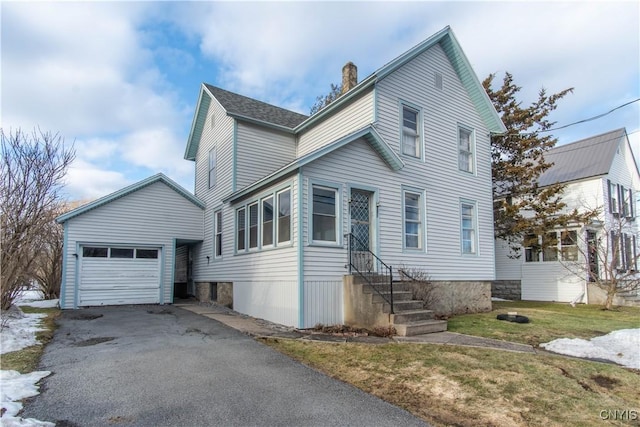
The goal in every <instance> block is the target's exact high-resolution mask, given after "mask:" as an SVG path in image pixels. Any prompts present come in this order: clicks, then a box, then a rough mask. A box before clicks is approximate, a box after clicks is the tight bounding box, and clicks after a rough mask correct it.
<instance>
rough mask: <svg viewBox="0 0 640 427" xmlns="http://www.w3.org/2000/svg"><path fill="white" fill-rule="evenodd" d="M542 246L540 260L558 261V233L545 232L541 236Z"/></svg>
mask: <svg viewBox="0 0 640 427" xmlns="http://www.w3.org/2000/svg"><path fill="white" fill-rule="evenodd" d="M542 247H543V249H542V261H558V233H556V232H555V231H550V232H548V233H545V234H544V235H543V236H542Z"/></svg>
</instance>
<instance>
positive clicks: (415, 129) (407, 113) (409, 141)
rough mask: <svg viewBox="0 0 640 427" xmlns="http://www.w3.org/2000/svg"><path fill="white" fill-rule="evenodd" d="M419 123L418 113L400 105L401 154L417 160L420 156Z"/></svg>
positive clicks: (413, 109)
mask: <svg viewBox="0 0 640 427" xmlns="http://www.w3.org/2000/svg"><path fill="white" fill-rule="evenodd" d="M419 123H420V111H419V110H417V109H415V108H412V107H409V106H406V105H402V143H401V145H402V154H406V155H407V156H412V157H418V158H419V157H421V156H422V147H421V145H422V144H421V137H420V127H419Z"/></svg>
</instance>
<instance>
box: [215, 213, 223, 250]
mask: <svg viewBox="0 0 640 427" xmlns="http://www.w3.org/2000/svg"><path fill="white" fill-rule="evenodd" d="M213 233H214V236H213V256H214V257H216V258H220V257H221V256H222V210H217V211H215V212H214V213H213Z"/></svg>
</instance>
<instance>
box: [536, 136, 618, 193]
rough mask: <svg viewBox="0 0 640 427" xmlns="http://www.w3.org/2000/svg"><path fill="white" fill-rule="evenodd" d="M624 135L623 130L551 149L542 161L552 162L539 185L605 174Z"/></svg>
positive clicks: (539, 180)
mask: <svg viewBox="0 0 640 427" xmlns="http://www.w3.org/2000/svg"><path fill="white" fill-rule="evenodd" d="M626 137H627V132H626V131H625V129H624V128H622V129H616V130H613V131H610V132H606V133H603V134H601V135H596V136H592V137H590V138H586V139H582V140H580V141H576V142H573V143H570V144H566V145H561V146H558V147H554V148H552V149H550V150H549V151H548V152H547V153H546V154H545V155H544V158H545V161H546V162H549V163H553V166H552V167H550V168H549V169H547V170H546V171H545V172H544V173H543V174H542V175H541V176H540V178H539V179H538V184H539V185H540V186H547V185H552V184H557V183H561V182H569V181H576V180H579V179H584V178H590V177H595V176H601V175H606V174H608V173H609V170H610V169H611V164H612V163H613V157H614V156H615V154H616V150H617V149H618V146H619V145H620V143H621V141H622V140H623V139H626Z"/></svg>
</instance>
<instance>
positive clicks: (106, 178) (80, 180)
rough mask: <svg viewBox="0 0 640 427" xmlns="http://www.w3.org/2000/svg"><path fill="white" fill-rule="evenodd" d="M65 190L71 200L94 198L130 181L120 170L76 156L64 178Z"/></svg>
mask: <svg viewBox="0 0 640 427" xmlns="http://www.w3.org/2000/svg"><path fill="white" fill-rule="evenodd" d="M65 181H66V187H65V191H66V193H68V195H69V198H70V199H71V200H94V199H97V198H100V197H102V196H106V195H107V194H110V193H113V192H114V191H117V190H119V189H120V188H122V187H125V186H127V185H129V184H131V183H132V181H130V180H129V178H127V177H125V176H124V175H123V174H122V173H121V172H117V171H113V170H107V169H102V168H101V167H99V166H97V165H95V164H92V163H90V162H87V161H85V160H83V159H80V158H76V160H75V161H74V162H73V165H72V166H71V167H70V168H69V170H68V172H67V176H66V178H65Z"/></svg>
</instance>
